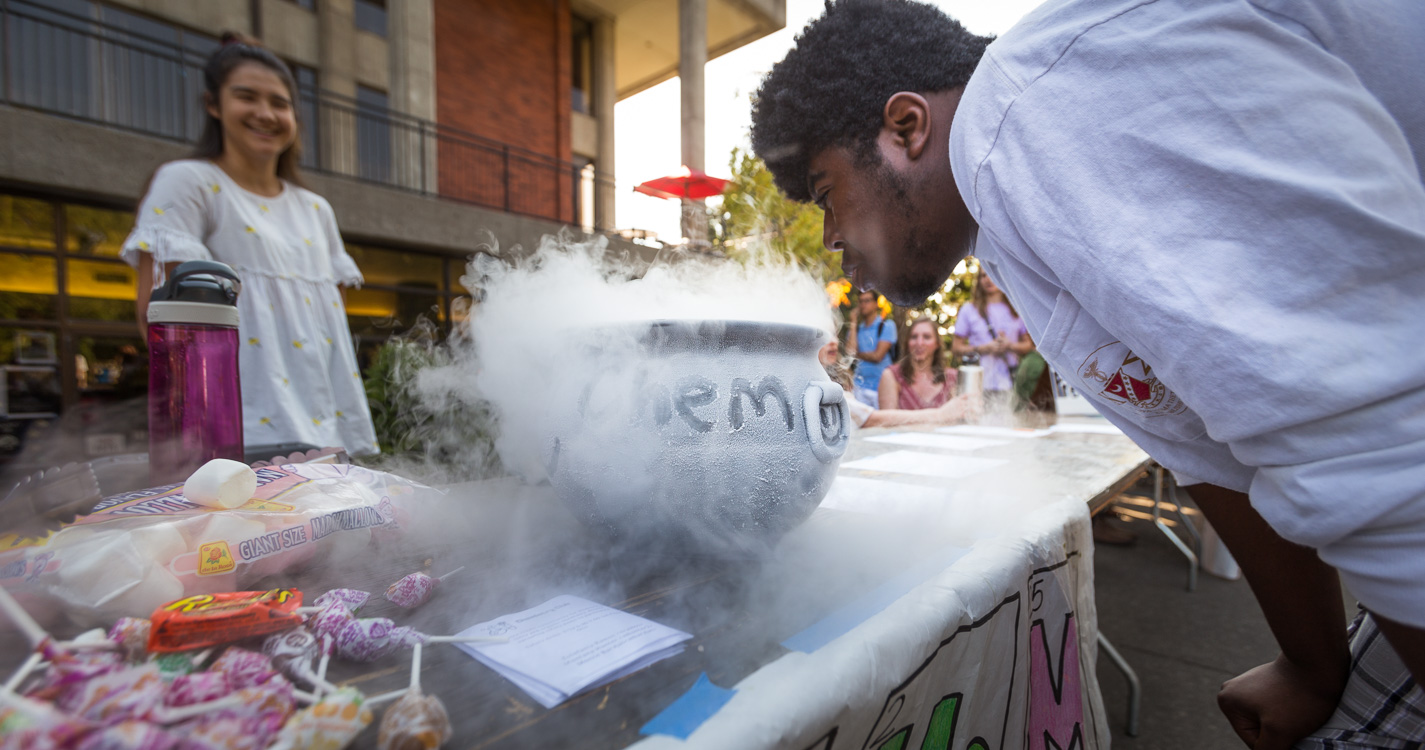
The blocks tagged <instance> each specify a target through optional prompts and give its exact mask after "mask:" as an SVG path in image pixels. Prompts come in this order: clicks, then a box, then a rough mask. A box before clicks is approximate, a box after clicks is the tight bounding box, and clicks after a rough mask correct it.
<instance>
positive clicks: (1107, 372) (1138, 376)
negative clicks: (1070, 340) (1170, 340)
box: [1078, 341, 1188, 417]
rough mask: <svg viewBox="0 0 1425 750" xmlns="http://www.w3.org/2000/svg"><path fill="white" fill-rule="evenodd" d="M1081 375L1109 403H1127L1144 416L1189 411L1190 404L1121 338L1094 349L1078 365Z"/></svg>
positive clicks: (1085, 383) (1121, 404)
mask: <svg viewBox="0 0 1425 750" xmlns="http://www.w3.org/2000/svg"><path fill="white" fill-rule="evenodd" d="M1078 375H1079V378H1080V379H1081V380H1082V381H1083V383H1084V385H1085V386H1087V387H1088V388H1089V389H1091V390H1094V391H1097V392H1098V395H1099V396H1100V397H1102V398H1103V399H1105V400H1107V401H1108V402H1109V403H1112V404H1116V405H1120V406H1128V407H1130V408H1132V409H1135V410H1137V411H1138V412H1139V413H1141V414H1143V416H1145V417H1166V416H1171V415H1173V414H1182V413H1183V412H1185V411H1187V410H1188V408H1187V404H1184V403H1183V402H1182V400H1180V399H1179V398H1178V397H1177V395H1176V394H1174V393H1173V392H1172V391H1170V390H1168V387H1167V386H1165V385H1163V383H1162V382H1161V381H1159V380H1158V378H1157V377H1156V376H1154V375H1153V368H1152V367H1151V366H1150V365H1149V364H1148V363H1147V362H1144V361H1143V359H1142V358H1141V357H1138V356H1137V355H1135V354H1134V353H1133V351H1132V350H1130V349H1129V348H1128V347H1126V346H1124V345H1123V343H1122V342H1119V341H1114V342H1112V343H1108V344H1104V345H1103V346H1101V347H1099V348H1097V349H1095V350H1093V352H1092V353H1090V354H1089V356H1088V357H1086V358H1085V359H1084V361H1083V364H1081V365H1079V373H1078Z"/></svg>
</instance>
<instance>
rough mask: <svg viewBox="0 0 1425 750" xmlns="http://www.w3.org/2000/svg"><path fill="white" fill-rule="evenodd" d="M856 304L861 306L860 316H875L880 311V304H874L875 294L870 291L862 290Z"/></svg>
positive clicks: (867, 317)
mask: <svg viewBox="0 0 1425 750" xmlns="http://www.w3.org/2000/svg"><path fill="white" fill-rule="evenodd" d="M857 304H859V305H860V306H861V317H862V318H866V319H869V318H872V317H875V316H876V315H877V314H878V313H880V311H881V309H880V306H878V305H877V304H876V295H875V294H872V293H870V292H862V293H861V299H860V301H859V302H858V303H857Z"/></svg>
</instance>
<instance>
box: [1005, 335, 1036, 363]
mask: <svg viewBox="0 0 1425 750" xmlns="http://www.w3.org/2000/svg"><path fill="white" fill-rule="evenodd" d="M1009 350H1010V351H1012V352H1014V353H1015V354H1018V355H1019V356H1021V357H1023V356H1024V355H1026V354H1028V353H1030V352H1032V351H1034V339H1031V338H1029V334H1028V333H1021V334H1019V340H1018V341H1016V342H1014V343H1012V344H1010V345H1009Z"/></svg>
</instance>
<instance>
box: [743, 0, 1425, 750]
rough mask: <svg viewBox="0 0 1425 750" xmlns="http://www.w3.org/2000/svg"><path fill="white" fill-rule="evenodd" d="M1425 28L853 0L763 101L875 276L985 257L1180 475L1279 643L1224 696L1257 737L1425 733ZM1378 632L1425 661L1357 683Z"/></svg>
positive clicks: (815, 197) (1276, 6) (1325, 11)
mask: <svg viewBox="0 0 1425 750" xmlns="http://www.w3.org/2000/svg"><path fill="white" fill-rule="evenodd" d="M1422 38H1425V3H1422V2H1419V0H1048V2H1046V3H1044V4H1043V5H1041V6H1040V7H1039V8H1037V9H1036V10H1035V11H1033V12H1032V13H1031V14H1030V15H1029V16H1027V17H1026V18H1025V19H1023V20H1022V21H1021V22H1020V23H1019V24H1018V25H1016V26H1015V28H1014V29H1012V30H1010V31H1009V32H1007V33H1006V34H1005V35H1004V36H1003V37H1002V38H1000V39H999V40H997V41H995V42H994V43H993V44H992V45H991V44H990V41H991V40H990V39H988V38H984V37H977V36H975V35H972V34H970V33H969V32H967V31H966V30H965V29H964V28H963V27H961V26H960V25H959V24H957V23H955V22H954V21H951V20H950V19H948V18H947V17H945V16H944V15H943V14H942V13H941V12H940V11H938V10H936V9H934V8H931V7H929V6H924V5H919V4H916V3H913V2H908V1H907V0H839V2H834V3H832V4H831V5H829V6H828V10H827V12H826V14H825V15H824V16H823V17H822V18H820V19H818V20H817V21H814V22H813V23H812V24H811V25H810V26H809V27H808V28H807V29H806V30H805V31H804V32H803V34H802V36H800V37H799V38H798V42H797V47H796V48H795V49H793V50H792V51H791V52H790V53H789V54H788V55H787V57H786V59H785V60H784V61H782V62H781V63H779V64H778V65H777V66H776V67H775V68H774V69H773V70H772V72H771V74H769V76H768V77H767V79H766V80H765V81H764V82H763V85H762V87H761V89H760V90H759V92H758V94H757V97H756V100H755V101H756V103H755V105H754V112H753V130H752V142H753V148H754V150H755V151H756V152H757V153H758V154H759V155H760V156H761V157H762V158H763V159H764V160H765V161H766V162H767V165H768V167H769V168H770V169H771V171H772V173H773V175H774V176H775V178H776V180H777V183H778V185H780V186H781V187H782V189H783V190H785V191H786V192H787V193H788V194H789V195H790V196H791V197H792V198H794V199H798V200H803V201H812V202H815V203H817V204H818V205H820V206H821V207H822V208H823V209H825V211H826V218H825V228H824V241H825V243H826V245H827V247H829V248H830V249H832V250H833V251H840V252H842V254H843V255H842V266H843V267H844V268H845V269H846V270H847V272H848V273H850V274H851V278H852V282H853V283H854V284H855V285H856V286H857V287H858V288H861V289H875V290H877V291H879V292H880V293H881V294H884V295H885V296H886V297H887V298H889V299H890V300H891V301H892V302H895V303H897V304H900V305H911V304H915V303H918V302H919V301H920V300H922V299H924V298H925V297H926V296H928V295H929V294H931V293H933V292H934V291H935V290H936V289H938V288H939V287H940V285H941V283H943V281H944V280H945V278H946V277H947V276H948V275H949V273H950V272H951V270H952V269H953V268H954V267H955V264H956V263H958V262H959V260H960V259H961V258H963V257H964V256H965V255H966V254H967V253H970V252H974V253H975V255H976V256H977V257H978V258H979V259H980V261H981V263H982V264H983V266H984V267H985V268H987V269H988V271H989V273H990V274H991V275H993V276H994V278H995V279H996V280H997V281H999V282H1000V284H1001V286H1002V287H1003V288H1004V289H1005V291H1006V292H1007V293H1008V296H1009V297H1010V299H1011V301H1012V302H1013V303H1014V306H1015V308H1016V310H1017V311H1018V312H1019V313H1020V314H1021V316H1022V317H1023V319H1024V321H1025V324H1026V325H1027V327H1028V329H1029V332H1030V334H1031V335H1032V336H1033V338H1034V340H1035V342H1036V343H1037V344H1038V347H1039V350H1040V351H1041V352H1042V354H1043V355H1044V357H1045V359H1046V360H1048V361H1049V363H1050V364H1051V365H1053V366H1054V368H1055V370H1056V372H1058V373H1059V375H1060V376H1061V377H1063V378H1065V379H1066V380H1067V381H1068V382H1069V383H1070V384H1071V385H1073V386H1074V387H1075V388H1076V389H1077V390H1078V391H1079V392H1080V393H1083V394H1085V395H1086V397H1088V398H1089V399H1090V400H1091V401H1092V402H1093V403H1094V404H1095V406H1096V407H1098V408H1099V410H1100V411H1102V412H1103V413H1104V415H1105V416H1106V417H1107V418H1108V419H1109V420H1110V421H1112V422H1113V423H1114V424H1116V425H1117V426H1119V427H1120V428H1122V429H1123V430H1124V432H1126V433H1127V434H1128V435H1129V436H1130V437H1132V438H1133V439H1134V440H1136V441H1137V442H1138V443H1139V444H1140V445H1141V446H1143V447H1144V448H1145V449H1146V450H1147V451H1148V452H1149V453H1150V454H1152V455H1153V457H1154V458H1156V459H1157V460H1158V461H1159V462H1160V463H1162V464H1163V465H1164V466H1166V467H1167V468H1169V469H1171V470H1172V471H1173V472H1174V473H1175V474H1176V475H1177V477H1178V479H1179V481H1180V483H1181V484H1183V485H1185V486H1187V489H1188V491H1189V493H1190V494H1191V495H1192V497H1193V498H1194V500H1195V501H1196V502H1197V503H1198V504H1199V505H1200V506H1201V508H1202V510H1203V512H1204V513H1205V514H1206V515H1207V517H1208V518H1209V519H1210V520H1211V521H1212V523H1213V525H1214V527H1216V528H1217V530H1218V531H1219V533H1220V534H1221V535H1222V537H1223V539H1224V540H1225V541H1226V542H1227V544H1228V546H1229V548H1230V549H1231V551H1232V552H1233V554H1234V556H1236V557H1237V559H1238V561H1239V562H1240V563H1241V565H1242V568H1243V570H1244V572H1245V573H1246V575H1247V578H1248V580H1249V582H1250V583H1251V585H1252V588H1253V591H1254V592H1255V593H1256V594H1257V598H1258V601H1259V602H1260V603H1261V605H1262V608H1263V611H1264V613H1265V614H1266V616H1267V620H1268V623H1269V624H1270V625H1271V627H1272V630H1273V633H1274V634H1275V635H1276V637H1277V640H1278V643H1279V644H1280V645H1281V647H1282V656H1281V657H1279V658H1278V659H1277V660H1276V661H1274V662H1272V663H1271V664H1267V665H1263V666H1262V667H1259V668H1257V669H1255V670H1252V671H1251V672H1248V673H1247V674H1245V675H1243V676H1241V677H1238V678H1236V679H1235V680H1232V681H1230V682H1229V683H1227V684H1226V685H1225V686H1224V689H1223V692H1222V694H1221V695H1220V696H1219V700H1220V703H1221V704H1222V707H1223V710H1224V711H1225V712H1226V713H1227V714H1228V717H1229V720H1231V721H1232V723H1233V726H1234V729H1236V730H1237V732H1238V734H1239V735H1240V736H1242V738H1243V739H1244V740H1245V741H1247V742H1248V744H1250V745H1252V746H1253V747H1258V748H1275V747H1288V746H1290V745H1291V744H1292V742H1294V741H1295V740H1297V739H1298V738H1301V737H1304V736H1306V735H1308V734H1311V733H1313V731H1315V732H1316V734H1317V736H1321V737H1326V739H1325V740H1323V741H1322V742H1323V744H1318V745H1312V746H1327V745H1329V746H1333V747H1363V746H1380V745H1381V744H1382V743H1385V742H1387V741H1395V740H1394V738H1399V737H1405V738H1410V739H1413V740H1419V739H1421V738H1422V735H1425V714H1421V713H1420V712H1419V704H1420V703H1422V700H1421V689H1420V688H1419V687H1418V686H1415V685H1414V684H1413V682H1411V675H1410V672H1413V674H1414V675H1415V676H1417V677H1419V678H1421V679H1425V342H1422V339H1421V333H1420V331H1421V321H1425V179H1422V173H1421V169H1422V165H1425V84H1423V83H1422V81H1425V76H1422V74H1421V71H1425V45H1422V44H1420V40H1421V39H1422ZM1338 571H1339V575H1340V579H1343V580H1344V581H1345V583H1346V585H1347V587H1348V588H1349V590H1350V591H1351V593H1352V594H1354V595H1355V596H1356V597H1357V598H1358V599H1359V600H1360V601H1361V602H1362V603H1363V604H1364V605H1365V607H1367V608H1368V609H1369V610H1370V612H1371V616H1370V617H1368V618H1365V620H1364V621H1363V622H1362V624H1361V626H1360V628H1358V629H1357V630H1355V631H1354V632H1355V636H1354V638H1353V640H1352V641H1351V642H1350V643H1349V644H1348V642H1347V636H1346V633H1345V632H1344V631H1343V629H1342V627H1341V625H1342V622H1343V621H1344V619H1345V614H1344V611H1343V608H1342V605H1341V594H1340V583H1339V580H1338ZM1377 626H1378V627H1379V631H1380V632H1382V633H1383V634H1384V635H1385V638H1386V640H1388V641H1389V643H1390V645H1392V646H1393V647H1394V648H1395V650H1396V651H1398V652H1399V656H1400V658H1401V659H1403V661H1404V664H1405V666H1407V667H1408V668H1409V672H1407V671H1406V670H1405V669H1404V668H1403V667H1397V668H1396V673H1395V674H1385V673H1386V672H1389V670H1390V669H1391V667H1389V666H1384V667H1380V669H1381V670H1384V671H1383V672H1380V673H1373V674H1371V675H1366V676H1363V675H1362V670H1363V669H1364V668H1365V667H1362V666H1361V665H1362V664H1366V663H1367V662H1368V661H1369V663H1371V664H1374V663H1375V656H1379V654H1380V652H1382V651H1383V649H1382V648H1381V644H1380V643H1379V641H1380V639H1378V638H1374V637H1372V636H1371V635H1370V634H1371V633H1374V632H1376V630H1375V628H1376V627H1377ZM1368 651H1369V654H1370V655H1371V659H1370V660H1367V659H1365V658H1364V657H1365V656H1367V652H1368ZM1385 653H1386V656H1387V657H1390V658H1392V659H1393V658H1394V656H1393V655H1392V654H1389V652H1388V650H1385ZM1396 663H1397V665H1398V662H1396ZM1352 669H1355V672H1351V670H1352ZM1348 673H1350V681H1349V683H1348ZM1388 682H1389V683H1390V684H1389V685H1386V683H1388ZM1363 684H1372V685H1375V687H1374V688H1372V689H1373V690H1375V691H1376V692H1375V694H1373V695H1371V696H1368V697H1366V698H1361V697H1360V696H1359V695H1358V694H1357V693H1358V692H1359V691H1357V687H1359V686H1360V685H1363ZM1382 686H1384V687H1382ZM1343 691H1344V695H1343ZM1397 693H1398V694H1397ZM1412 702H1413V703H1414V704H1415V705H1414V706H1412V705H1411V704H1412ZM1338 704H1339V705H1338ZM1333 712H1334V713H1333ZM1323 722H1325V726H1322V725H1323ZM1318 727H1319V728H1320V729H1319V730H1318ZM1333 733H1334V734H1333ZM1332 743H1334V744H1332ZM1351 743H1355V744H1351ZM1390 746H1398V745H1390ZM1399 746H1404V745H1399Z"/></svg>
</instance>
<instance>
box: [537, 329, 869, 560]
mask: <svg viewBox="0 0 1425 750" xmlns="http://www.w3.org/2000/svg"><path fill="white" fill-rule="evenodd" d="M581 340H582V342H583V345H584V346H585V348H587V349H589V350H591V351H594V352H596V354H595V356H594V361H595V362H596V365H595V366H594V367H592V369H590V370H589V371H587V372H583V373H576V374H575V375H574V376H573V377H566V378H561V381H562V382H563V383H564V385H563V386H562V387H560V388H558V389H556V393H555V394H553V404H552V406H554V408H552V409H550V410H549V411H548V413H549V414H550V415H551V417H550V418H549V423H548V424H547V425H545V434H546V435H547V436H548V438H547V443H546V446H547V447H546V461H547V464H546V465H547V470H548V475H549V478H550V480H551V482H552V483H553V485H554V487H555V488H556V490H557V491H558V493H559V495H560V496H561V498H563V499H564V501H565V502H566V503H567V504H568V505H569V506H570V507H571V508H572V509H573V510H574V512H575V513H576V514H577V515H578V516H579V517H580V518H582V519H583V520H585V521H586V522H588V523H590V524H591V525H594V526H596V527H599V528H602V529H605V530H607V531H608V532H609V533H610V534H611V535H612V536H614V537H616V538H620V539H625V540H633V541H636V542H647V541H653V540H661V541H664V542H670V543H673V544H676V545H678V546H679V547H680V548H687V549H690V550H692V551H697V552H705V553H706V552H711V553H715V554H731V555H737V556H742V555H748V554H751V555H757V554H760V553H763V552H765V551H767V550H769V549H770V548H771V546H772V545H773V544H774V543H775V542H776V541H777V540H778V539H780V538H781V536H782V535H783V534H785V533H786V532H787V531H789V530H791V529H792V528H793V527H795V526H796V525H797V524H799V523H801V522H802V521H804V520H806V518H807V516H809V515H811V512H812V511H813V510H815V509H816V506H817V504H818V503H820V502H821V499H822V498H823V497H824V496H825V495H826V493H827V491H828V490H829V489H830V487H831V482H832V478H833V477H834V475H835V474H836V467H837V464H838V463H839V462H840V459H841V455H842V453H844V452H845V451H846V444H847V441H848V432H847V431H848V419H849V414H848V412H847V407H846V395H845V394H844V393H843V391H842V389H841V387H840V386H839V385H837V384H836V383H834V382H832V381H831V380H830V379H829V378H827V376H826V372H825V370H823V369H822V367H821V365H820V363H819V362H818V361H817V358H816V354H817V350H818V349H820V348H821V346H822V345H823V344H824V343H826V341H827V334H826V333H825V332H823V331H820V330H817V329H815V328H811V327H805V326H796V325H786V324H775V323H758V322H744V321H659V322H653V323H642V324H637V325H633V324H629V325H620V326H608V327H603V328H597V329H586V330H585V331H583V332H581ZM581 359H583V358H581ZM684 545H691V547H684Z"/></svg>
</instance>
